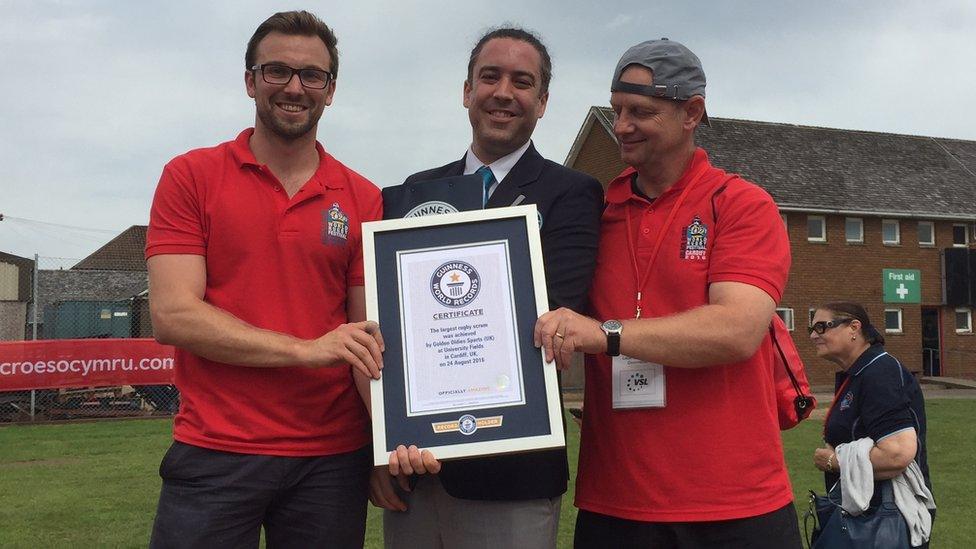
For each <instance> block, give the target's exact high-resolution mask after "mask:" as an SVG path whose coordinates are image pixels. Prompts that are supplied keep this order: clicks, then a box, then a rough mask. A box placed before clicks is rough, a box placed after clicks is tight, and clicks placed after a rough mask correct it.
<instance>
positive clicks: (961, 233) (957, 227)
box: [952, 223, 969, 247]
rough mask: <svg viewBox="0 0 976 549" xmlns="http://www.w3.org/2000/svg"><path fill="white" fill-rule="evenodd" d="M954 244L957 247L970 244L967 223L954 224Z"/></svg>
mask: <svg viewBox="0 0 976 549" xmlns="http://www.w3.org/2000/svg"><path fill="white" fill-rule="evenodd" d="M952 245H953V246H956V247H964V246H968V245H969V232H968V231H966V225H964V224H959V223H956V224H954V225H953V226H952Z"/></svg>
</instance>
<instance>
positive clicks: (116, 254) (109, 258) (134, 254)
mask: <svg viewBox="0 0 976 549" xmlns="http://www.w3.org/2000/svg"><path fill="white" fill-rule="evenodd" d="M145 250H146V226H145V225H133V226H131V227H129V228H128V229H126V230H124V231H122V232H121V233H120V234H119V235H118V236H116V237H115V238H113V239H112V240H110V241H109V242H108V243H107V244H105V245H104V246H102V247H101V248H99V249H97V250H95V251H94V252H92V253H91V255H89V256H88V257H86V258H85V259H82V260H81V261H79V262H78V263H77V264H75V266H74V267H72V269H74V270H100V271H101V270H106V271H143V272H144V271H145V270H146V258H145Z"/></svg>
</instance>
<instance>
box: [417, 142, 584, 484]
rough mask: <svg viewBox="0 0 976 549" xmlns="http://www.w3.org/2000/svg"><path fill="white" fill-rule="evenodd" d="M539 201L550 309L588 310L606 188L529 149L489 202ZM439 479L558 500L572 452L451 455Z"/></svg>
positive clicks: (421, 176)
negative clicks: (589, 291)
mask: <svg viewBox="0 0 976 549" xmlns="http://www.w3.org/2000/svg"><path fill="white" fill-rule="evenodd" d="M463 173H464V157H462V158H461V159H460V160H458V161H455V162H452V163H450V164H447V165H445V166H441V167H439V168H434V169H432V170H427V171H423V172H420V173H416V174H413V175H411V176H410V177H408V178H407V180H406V181H405V182H406V183H413V182H416V181H425V180H431V179H439V178H442V177H450V176H455V175H462V174H463ZM519 195H521V196H524V197H525V198H524V199H523V200H522V201H521V202H520V204H522V205H526V204H535V205H536V207H537V208H538V210H539V214H540V215H541V218H542V227H541V235H542V256H543V260H544V262H545V267H546V289H547V290H548V292H549V307H550V308H551V309H557V308H559V307H568V308H570V309H573V310H575V311H583V309H584V307H585V305H586V296H587V292H588V290H589V287H590V282H591V281H592V279H593V270H594V269H595V267H596V250H597V245H598V244H599V241H600V216H601V214H602V212H603V187H602V186H601V185H600V183H599V182H598V181H597V180H596V179H594V178H592V177H590V176H588V175H586V174H584V173H581V172H578V171H576V170H571V169H569V168H566V167H564V166H562V165H560V164H557V163H555V162H552V161H550V160H546V159H545V158H542V156H541V155H540V154H539V153H538V152H537V151H536V150H535V146H533V145H529V148H528V149H527V150H526V151H525V154H523V155H522V158H520V159H519V161H518V162H517V163H516V164H515V166H513V167H512V170H511V171H510V172H509V173H508V175H507V176H505V179H504V180H503V181H502V182H501V183H500V184H499V185H498V187H497V188H496V189H495V192H494V193H492V195H491V197H490V198H489V199H488V205H487V207H489V208H499V207H505V206H511V205H512V203H513V202H515V201H516V199H518V197H519ZM439 476H440V480H441V483H442V484H443V485H444V489H445V490H446V491H447V493H449V494H451V495H452V496H454V497H456V498H462V499H478V500H522V499H538V498H552V497H556V496H559V495H561V494H563V493H565V492H566V483H567V480H568V479H569V466H568V463H567V459H566V451H565V450H564V449H560V450H546V451H540V452H528V453H521V454H513V455H504V456H491V457H485V458H471V459H460V460H452V461H446V462H444V463H443V467H442V468H441V472H440V475H439Z"/></svg>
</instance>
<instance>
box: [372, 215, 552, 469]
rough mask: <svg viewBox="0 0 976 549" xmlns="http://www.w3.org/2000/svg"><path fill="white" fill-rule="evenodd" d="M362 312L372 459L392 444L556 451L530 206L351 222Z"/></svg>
mask: <svg viewBox="0 0 976 549" xmlns="http://www.w3.org/2000/svg"><path fill="white" fill-rule="evenodd" d="M363 256H364V262H365V269H366V316H367V318H369V319H370V320H375V321H377V322H379V324H380V329H381V330H382V332H383V339H384V341H385V343H386V352H385V353H384V355H383V364H384V369H383V373H382V376H381V379H379V380H374V381H373V382H372V384H371V386H370V394H371V399H372V415H373V460H374V463H375V464H376V465H384V464H386V463H387V462H388V460H389V454H390V452H391V451H393V450H394V449H396V447H397V446H398V445H400V444H404V445H408V446H409V445H411V444H415V445H417V446H418V447H419V448H424V449H429V450H431V451H433V452H434V455H436V456H437V457H438V459H450V458H458V457H467V456H479V455H489V454H499V453H508V452H519V451H528V450H540V449H545V448H556V447H561V446H564V445H565V439H564V436H563V424H562V413H561V407H560V402H559V387H558V383H557V381H556V369H555V364H553V363H544V362H543V360H544V358H543V354H542V350H541V349H537V348H535V346H534V344H533V341H532V331H533V329H534V328H535V322H536V319H537V318H538V317H539V315H541V314H542V313H544V312H545V311H547V310H548V309H549V307H548V298H547V296H546V286H545V272H544V270H543V265H542V247H541V244H540V240H539V226H538V218H537V213H536V209H535V207H534V206H517V207H511V208H493V209H487V210H477V211H469V212H461V213H453V214H443V215H432V216H425V217H414V218H406V219H391V220H386V221H376V222H371V223H364V224H363Z"/></svg>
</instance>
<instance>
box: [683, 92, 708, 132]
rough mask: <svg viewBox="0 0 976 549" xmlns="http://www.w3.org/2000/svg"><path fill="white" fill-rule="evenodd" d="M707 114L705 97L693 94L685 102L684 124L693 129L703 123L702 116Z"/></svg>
mask: <svg viewBox="0 0 976 549" xmlns="http://www.w3.org/2000/svg"><path fill="white" fill-rule="evenodd" d="M703 116H705V98H704V97H702V96H700V95H693V96H691V98H689V99H688V100H687V101H685V104H684V125H685V128H687V129H690V130H693V129H695V128H697V127H698V125H699V124H701V120H702V117H703Z"/></svg>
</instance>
